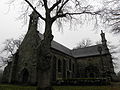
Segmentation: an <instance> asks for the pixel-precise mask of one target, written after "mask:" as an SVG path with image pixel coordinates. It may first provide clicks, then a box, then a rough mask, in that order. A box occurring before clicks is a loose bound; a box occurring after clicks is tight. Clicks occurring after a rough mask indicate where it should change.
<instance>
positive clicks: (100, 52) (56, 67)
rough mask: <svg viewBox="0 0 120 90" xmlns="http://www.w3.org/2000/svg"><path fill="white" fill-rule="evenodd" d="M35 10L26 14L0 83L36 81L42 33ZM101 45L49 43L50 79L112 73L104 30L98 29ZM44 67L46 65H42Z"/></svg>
mask: <svg viewBox="0 0 120 90" xmlns="http://www.w3.org/2000/svg"><path fill="white" fill-rule="evenodd" d="M37 23H38V18H37V17H36V13H32V14H31V15H30V21H29V27H28V31H27V34H26V35H25V38H24V40H23V42H22V43H21V45H20V47H19V49H18V50H17V52H16V53H15V54H14V56H13V60H12V62H9V63H8V65H7V66H6V67H5V70H4V74H3V82H6V83H28V84H36V83H37V77H39V76H37V56H36V53H37V52H36V51H37V50H36V49H37V46H38V44H39V43H40V42H41V40H42V39H43V38H44V36H43V35H42V34H41V33H39V31H38V30H37ZM100 35H101V41H102V44H98V45H93V46H89V47H85V48H79V49H73V50H70V49H69V48H67V47H65V46H63V45H61V44H60V43H58V42H56V41H52V43H51V54H52V56H51V57H50V58H49V59H50V60H51V81H52V82H56V81H57V80H59V79H70V78H104V77H110V78H111V79H112V77H113V76H114V75H115V73H114V67H113V62H112V57H111V54H110V52H109V49H108V47H107V40H106V38H105V33H103V32H102V31H101V34H100ZM44 67H46V66H44Z"/></svg>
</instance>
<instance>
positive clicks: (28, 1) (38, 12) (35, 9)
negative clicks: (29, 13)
mask: <svg viewBox="0 0 120 90" xmlns="http://www.w3.org/2000/svg"><path fill="white" fill-rule="evenodd" d="M25 1H26V2H27V3H28V5H29V6H30V7H31V8H32V9H33V10H34V11H35V12H36V13H37V14H38V16H39V17H40V18H41V19H42V20H44V21H45V18H44V17H42V15H41V14H40V13H39V12H38V11H37V10H36V9H35V8H34V7H33V6H32V4H31V3H30V2H29V1H28V0H25Z"/></svg>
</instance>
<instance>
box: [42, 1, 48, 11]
mask: <svg viewBox="0 0 120 90" xmlns="http://www.w3.org/2000/svg"><path fill="white" fill-rule="evenodd" d="M43 2H44V7H45V9H46V10H48V6H47V0H43Z"/></svg>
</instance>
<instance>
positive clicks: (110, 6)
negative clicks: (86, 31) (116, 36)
mask: <svg viewBox="0 0 120 90" xmlns="http://www.w3.org/2000/svg"><path fill="white" fill-rule="evenodd" d="M101 19H102V22H103V23H104V24H106V25H107V27H109V28H110V29H111V31H112V32H114V33H118V32H120V0H104V5H103V8H102V9H101Z"/></svg>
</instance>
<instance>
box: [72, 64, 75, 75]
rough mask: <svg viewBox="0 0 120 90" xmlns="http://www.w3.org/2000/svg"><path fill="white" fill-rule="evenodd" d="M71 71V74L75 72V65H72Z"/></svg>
mask: <svg viewBox="0 0 120 90" xmlns="http://www.w3.org/2000/svg"><path fill="white" fill-rule="evenodd" d="M72 71H73V73H74V72H75V65H74V64H73V65H72Z"/></svg>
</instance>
